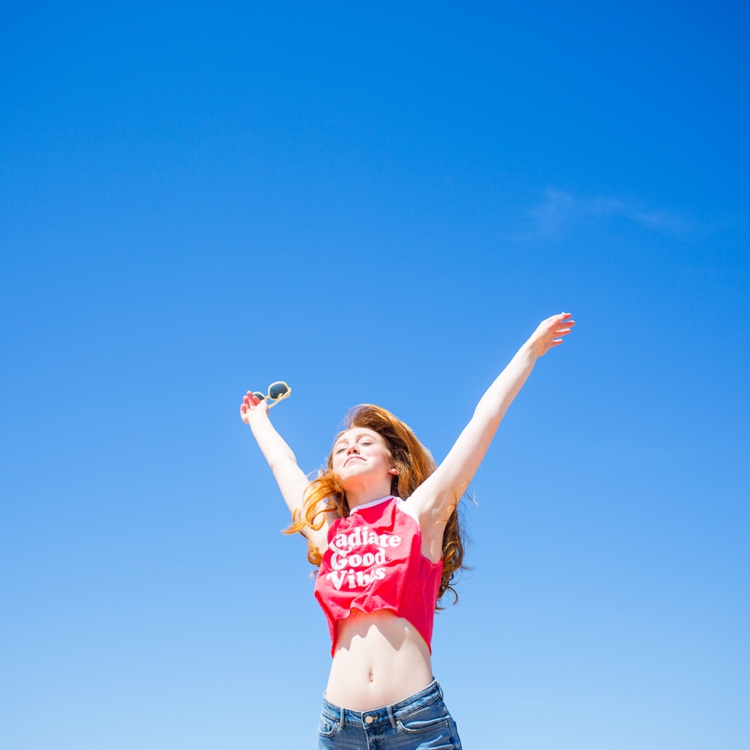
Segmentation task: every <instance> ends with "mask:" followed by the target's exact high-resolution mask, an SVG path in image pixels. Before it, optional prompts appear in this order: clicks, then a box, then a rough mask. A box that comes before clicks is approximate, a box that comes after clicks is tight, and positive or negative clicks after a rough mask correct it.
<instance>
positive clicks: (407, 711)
mask: <svg viewBox="0 0 750 750" xmlns="http://www.w3.org/2000/svg"><path fill="white" fill-rule="evenodd" d="M318 750H461V740H459V739H458V731H457V730H456V723H455V722H454V721H453V719H452V718H451V715H450V714H449V713H448V709H447V708H446V707H445V703H443V691H442V690H441V689H440V685H438V683H437V681H436V680H434V681H433V682H432V683H431V684H430V685H428V686H427V687H426V688H425V689H424V690H421V691H420V692H418V693H416V694H415V695H412V696H411V697H410V698H407V699H406V700H403V701H400V702H399V703H394V704H393V705H392V706H384V707H383V708H376V709H375V710H374V711H351V710H349V709H348V708H340V707H339V706H334V705H333V703H329V702H328V701H327V700H326V699H325V698H323V714H322V716H321V717H320V727H319V728H318Z"/></svg>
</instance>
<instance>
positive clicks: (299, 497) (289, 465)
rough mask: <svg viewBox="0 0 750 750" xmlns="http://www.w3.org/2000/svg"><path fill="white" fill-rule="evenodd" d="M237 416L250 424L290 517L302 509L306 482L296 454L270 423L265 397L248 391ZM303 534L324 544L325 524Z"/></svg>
mask: <svg viewBox="0 0 750 750" xmlns="http://www.w3.org/2000/svg"><path fill="white" fill-rule="evenodd" d="M240 416H241V417H242V421H243V422H245V424H248V425H250V429H251V430H252V433H253V437H254V438H255V440H256V442H257V443H258V447H259V448H260V450H261V452H262V453H263V456H264V457H265V459H266V461H268V465H269V466H270V467H271V471H272V472H273V476H274V478H275V479H276V483H277V484H278V485H279V489H280V490H281V495H282V497H283V498H284V502H285V503H286V505H287V507H288V508H289V511H290V512H291V514H292V517H293V518H295V517H296V515H297V513H298V512H301V511H302V506H303V503H304V499H305V491H306V490H307V486H308V484H309V483H310V482H309V480H308V478H307V476H305V473H304V472H303V471H302V469H300V467H299V466H298V465H297V458H296V456H295V455H294V453H293V452H292V449H291V448H290V447H289V446H288V445H287V443H286V441H285V440H284V438H282V437H281V435H279V433H278V432H277V431H276V428H275V427H274V426H273V424H271V420H270V419H269V417H268V404H267V402H266V401H260V400H259V399H257V398H256V397H255V396H253V394H252V393H251V392H250V391H248V392H247V395H246V396H245V397H244V398H243V399H242V405H241V406H240ZM305 535H306V536H307V537H308V539H310V541H312V542H313V544H314V545H315V546H316V547H319V548H325V546H326V544H327V539H326V527H325V526H324V527H323V529H321V530H320V531H314V530H313V529H307V531H306V532H305Z"/></svg>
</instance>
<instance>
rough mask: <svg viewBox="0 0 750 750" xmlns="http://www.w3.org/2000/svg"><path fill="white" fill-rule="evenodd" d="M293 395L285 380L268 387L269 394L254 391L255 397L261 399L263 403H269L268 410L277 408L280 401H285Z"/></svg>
mask: <svg viewBox="0 0 750 750" xmlns="http://www.w3.org/2000/svg"><path fill="white" fill-rule="evenodd" d="M291 394H292V389H291V387H290V386H289V385H287V384H286V383H285V382H284V381H283V380H277V381H276V382H275V383H271V385H269V386H268V394H264V393H261V392H260V391H253V396H255V398H257V399H260V400H261V401H267V402H268V408H269V409H270V408H271V407H272V406H276V404H278V403H279V401H283V400H284V399H285V398H288V397H289V396H291Z"/></svg>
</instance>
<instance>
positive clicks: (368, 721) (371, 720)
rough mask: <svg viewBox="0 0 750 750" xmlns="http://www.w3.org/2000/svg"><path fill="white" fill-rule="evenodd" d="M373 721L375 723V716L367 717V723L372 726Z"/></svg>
mask: <svg viewBox="0 0 750 750" xmlns="http://www.w3.org/2000/svg"><path fill="white" fill-rule="evenodd" d="M373 721H375V717H374V716H365V723H367V724H372V722H373Z"/></svg>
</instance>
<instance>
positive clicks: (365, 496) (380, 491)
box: [346, 482, 391, 510]
mask: <svg viewBox="0 0 750 750" xmlns="http://www.w3.org/2000/svg"><path fill="white" fill-rule="evenodd" d="M390 494H391V484H390V482H388V484H387V485H385V484H384V485H379V486H377V487H351V488H349V489H347V491H346V501H347V503H349V510H354V508H356V507H357V506H359V505H364V504H365V503H370V502H372V501H373V500H379V499H380V498H381V497H386V496H388V495H390Z"/></svg>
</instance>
